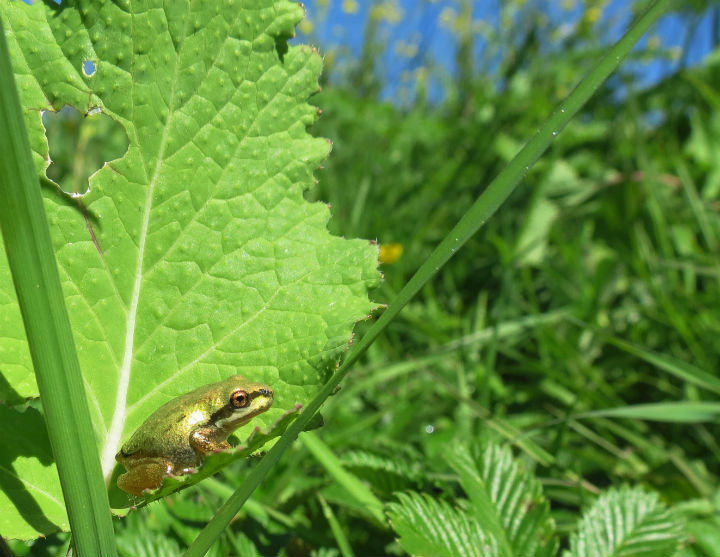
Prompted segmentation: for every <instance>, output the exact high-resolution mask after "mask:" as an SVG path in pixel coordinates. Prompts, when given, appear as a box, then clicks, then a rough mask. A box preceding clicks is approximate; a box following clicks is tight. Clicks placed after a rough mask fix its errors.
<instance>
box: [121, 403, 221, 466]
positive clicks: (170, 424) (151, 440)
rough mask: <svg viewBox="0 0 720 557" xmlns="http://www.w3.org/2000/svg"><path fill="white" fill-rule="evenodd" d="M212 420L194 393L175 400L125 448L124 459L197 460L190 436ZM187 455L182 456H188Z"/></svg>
mask: <svg viewBox="0 0 720 557" xmlns="http://www.w3.org/2000/svg"><path fill="white" fill-rule="evenodd" d="M208 418H209V414H208V413H207V411H206V410H205V409H204V408H202V406H198V404H197V399H196V398H195V397H194V396H193V393H188V394H186V395H183V396H181V397H178V398H175V399H173V400H171V401H169V402H167V403H165V404H164V405H163V406H161V407H160V408H158V409H157V410H156V411H155V412H153V413H152V414H151V415H150V417H148V419H147V420H145V422H143V424H142V425H141V426H140V427H139V428H138V429H137V430H136V431H135V433H134V434H133V435H132V437H130V439H129V440H128V441H127V442H126V443H125V444H124V445H123V446H122V449H121V453H122V455H123V456H128V455H132V454H135V453H140V452H141V453H142V455H143V456H165V457H167V456H171V454H172V455H175V456H176V457H181V456H184V458H185V459H190V458H192V459H194V458H195V452H194V451H193V450H192V448H190V444H189V443H190V434H191V433H192V431H193V430H194V429H196V428H198V427H200V426H201V425H202V424H203V423H204V422H206V421H207V419H208ZM185 452H187V453H188V454H187V455H179V454H178V453H185Z"/></svg>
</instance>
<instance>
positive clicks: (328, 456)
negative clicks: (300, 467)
mask: <svg viewBox="0 0 720 557" xmlns="http://www.w3.org/2000/svg"><path fill="white" fill-rule="evenodd" d="M300 440H301V441H302V442H303V444H304V445H305V448H307V450H309V451H310V452H311V453H312V455H313V456H314V457H315V458H316V459H317V461H318V462H319V463H320V464H322V466H323V467H324V468H325V470H327V472H328V474H330V476H332V478H333V479H334V480H335V481H336V482H337V483H339V484H340V485H341V486H343V487H344V488H345V489H346V490H347V492H348V493H349V494H350V495H351V496H352V497H354V498H355V499H356V500H357V501H358V502H359V503H361V504H362V505H364V506H365V508H366V509H367V510H368V512H369V513H370V514H371V515H372V516H373V518H375V520H377V521H378V522H379V523H380V524H382V523H383V522H384V521H385V517H384V515H383V504H382V502H381V501H380V499H378V498H377V497H375V495H373V493H372V492H371V491H370V490H369V489H368V487H367V486H366V485H365V484H363V483H362V482H361V481H360V480H359V479H358V478H357V477H356V476H354V475H353V474H351V473H350V472H348V471H347V470H345V468H344V467H343V465H342V464H341V463H340V461H339V460H338V458H337V457H336V456H335V455H334V454H333V452H332V451H331V450H330V449H329V448H328V446H327V445H326V444H325V443H323V442H322V441H321V440H320V438H319V437H318V436H317V435H315V433H313V432H311V431H306V432H305V433H303V434H302V435H301V437H300Z"/></svg>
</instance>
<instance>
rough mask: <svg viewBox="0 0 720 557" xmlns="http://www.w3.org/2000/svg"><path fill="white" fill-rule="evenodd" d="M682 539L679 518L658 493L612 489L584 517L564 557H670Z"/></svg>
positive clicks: (635, 489)
mask: <svg viewBox="0 0 720 557" xmlns="http://www.w3.org/2000/svg"><path fill="white" fill-rule="evenodd" d="M683 540H684V535H683V525H682V523H681V520H680V518H679V517H678V516H677V515H676V514H675V513H673V512H672V511H671V510H670V509H668V508H667V507H666V506H665V505H663V504H662V503H661V502H660V501H659V499H658V495H657V493H646V492H645V491H643V490H642V489H640V488H629V487H623V488H620V489H611V490H610V491H608V492H607V493H605V494H604V495H602V496H601V497H600V498H599V499H598V500H597V501H595V503H594V504H593V506H592V507H590V509H589V510H588V511H587V512H586V513H585V514H584V515H583V518H582V519H581V520H580V524H579V526H578V530H577V532H576V533H575V534H573V536H572V537H571V538H570V550H569V551H566V552H565V553H564V554H563V557H585V556H587V555H593V556H596V557H610V556H612V557H621V556H630V555H632V556H634V557H643V556H647V557H651V556H654V555H673V554H674V553H675V551H676V550H677V549H678V547H679V545H680V543H681V542H682V541H683Z"/></svg>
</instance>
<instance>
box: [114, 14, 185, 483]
mask: <svg viewBox="0 0 720 557" xmlns="http://www.w3.org/2000/svg"><path fill="white" fill-rule="evenodd" d="M131 4H132V2H131ZM188 9H190V4H189V5H188ZM130 14H131V16H130V36H131V37H132V39H133V43H134V39H135V33H134V25H133V23H134V18H135V16H134V14H135V10H134V9H132V6H131V9H130ZM188 21H189V18H187V17H186V18H185V25H184V26H183V34H182V39H181V40H180V41H179V45H180V47H179V48H178V50H177V53H176V56H175V67H174V69H173V79H172V89H171V91H170V97H169V101H168V116H167V119H166V121H165V126H164V127H163V131H162V136H161V139H160V146H159V148H158V153H157V160H156V162H155V168H154V170H153V173H152V176H151V178H150V181H149V182H148V188H147V194H146V196H145V203H144V204H143V215H142V223H141V228H140V235H139V238H138V253H137V260H136V265H135V277H134V280H133V289H132V295H131V298H130V306H129V308H128V314H127V320H126V327H125V349H124V351H123V361H122V364H121V366H120V368H119V370H118V383H117V394H116V397H115V409H114V410H113V416H112V420H111V422H110V428H109V429H108V433H107V436H106V437H105V443H104V446H103V450H102V457H101V465H102V471H103V476H104V477H105V482H106V483H109V481H110V477H111V475H112V471H113V468H114V467H115V454H116V453H117V451H118V449H119V447H120V441H121V438H122V434H123V429H124V427H125V418H126V416H127V393H128V389H129V386H130V372H131V368H132V359H133V344H134V341H135V323H136V319H137V310H138V302H139V299H140V289H141V285H142V279H143V261H144V258H145V242H146V240H147V233H148V228H149V223H150V210H151V208H152V200H153V194H154V192H155V186H156V184H157V180H158V176H159V174H160V169H161V167H162V163H163V162H164V160H163V158H164V155H165V149H166V147H167V139H168V134H169V129H170V125H171V123H172V120H173V116H174V114H175V111H174V107H175V94H176V91H177V84H178V71H179V66H180V58H181V56H182V50H183V47H184V46H185V38H186V36H187V26H188ZM133 51H134V48H133ZM131 63H132V66H133V67H134V66H135V57H133V58H132V62H131ZM134 73H135V72H134V68H133V71H132V72H131V75H134ZM132 84H133V91H132V95H131V98H132V99H133V104H132V122H133V123H134V122H135V121H136V120H135V103H134V99H135V81H134V80H132ZM140 156H142V151H140Z"/></svg>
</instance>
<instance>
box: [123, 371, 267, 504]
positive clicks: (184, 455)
mask: <svg viewBox="0 0 720 557" xmlns="http://www.w3.org/2000/svg"><path fill="white" fill-rule="evenodd" d="M273 396H274V394H273V390H272V389H271V388H270V387H268V386H267V385H263V384H262V383H255V382H253V381H250V380H248V379H245V378H244V377H242V376H240V375H234V376H232V377H228V378H227V379H225V380H223V381H220V382H218V383H212V384H210V385H205V386H203V387H200V388H198V389H195V390H194V391H192V392H189V393H187V394H186V395H182V396H179V397H177V398H175V399H173V400H171V401H169V402H167V403H166V404H164V405H163V406H161V407H160V408H158V409H157V410H156V411H155V412H153V413H152V414H151V415H150V416H149V417H148V419H147V420H145V421H144V422H143V423H142V425H141V426H140V427H139V428H138V429H137V430H136V431H135V433H133V435H132V437H130V440H129V441H128V442H127V443H125V444H124V445H123V446H122V448H121V450H120V452H119V453H118V454H116V455H115V460H117V461H118V462H119V463H120V464H122V465H123V466H124V467H125V469H126V470H127V472H125V473H124V474H121V475H120V476H119V477H118V479H117V485H118V487H119V488H120V489H122V490H123V491H126V492H127V493H131V494H133V495H142V492H143V490H145V489H149V490H153V489H157V488H158V487H160V485H161V484H162V479H163V477H164V476H167V475H173V474H174V475H181V474H187V473H188V472H191V471H192V470H193V469H194V468H195V467H197V466H198V465H199V464H200V463H201V462H202V460H203V459H204V458H205V455H206V454H208V453H212V452H214V451H219V450H222V449H229V448H230V444H229V443H228V442H227V438H228V436H229V435H230V434H231V433H232V432H233V431H234V430H235V429H237V428H238V427H240V426H241V425H244V424H246V423H247V422H249V421H250V420H251V419H252V418H253V417H255V416H257V415H258V414H262V413H263V412H265V411H266V410H267V409H268V408H270V406H272V403H273Z"/></svg>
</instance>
